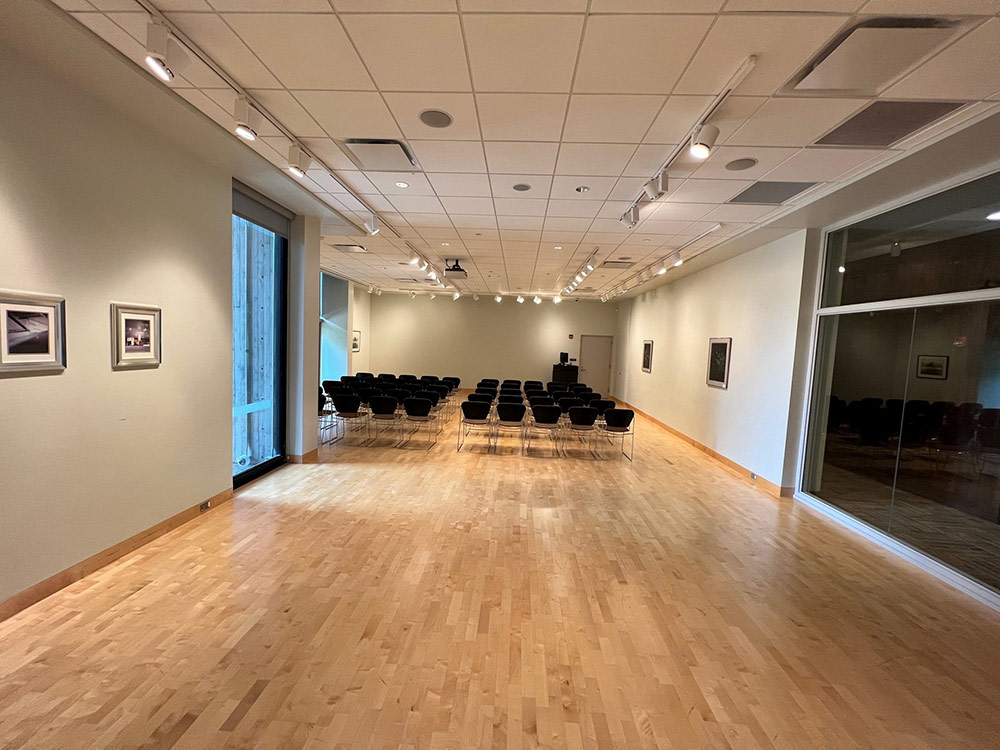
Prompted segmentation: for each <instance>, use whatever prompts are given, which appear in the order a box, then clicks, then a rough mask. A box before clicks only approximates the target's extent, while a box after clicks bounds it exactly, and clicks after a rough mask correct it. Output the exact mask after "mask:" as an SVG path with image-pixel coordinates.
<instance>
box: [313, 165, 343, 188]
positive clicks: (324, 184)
mask: <svg viewBox="0 0 1000 750" xmlns="http://www.w3.org/2000/svg"><path fill="white" fill-rule="evenodd" d="M306 175H307V176H308V177H309V179H311V180H312V181H313V182H315V183H316V184H317V185H319V188H320V190H322V191H323V192H325V193H346V192H347V188H346V187H345V186H344V185H342V184H341V183H340V182H339V181H338V180H337V178H335V177H334V176H333V175H331V174H330V173H329V172H327V171H326V170H325V169H322V168H319V167H316V168H312V169H310V170H309V171H308V172H306Z"/></svg>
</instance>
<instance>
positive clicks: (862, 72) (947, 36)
mask: <svg viewBox="0 0 1000 750" xmlns="http://www.w3.org/2000/svg"><path fill="white" fill-rule="evenodd" d="M958 30H959V25H958V24H957V23H956V22H954V21H951V20H948V19H943V18H875V19H871V20H869V21H865V22H864V23H861V24H858V25H857V26H855V27H854V28H852V29H849V30H848V31H847V32H845V33H844V34H842V35H840V36H839V37H837V39H835V40H834V41H833V42H832V43H831V44H829V45H828V46H827V47H825V48H824V49H823V51H822V52H820V54H819V55H817V56H816V58H815V59H813V60H812V62H810V63H809V65H807V66H806V67H805V69H804V70H802V71H801V72H800V73H799V75H798V76H796V77H795V79H793V81H792V83H791V84H790V85H788V86H786V87H785V89H784V91H785V92H786V93H800V94H812V93H824V94H829V93H831V92H834V93H837V94H840V95H844V94H854V95H867V96H874V95H875V94H878V93H879V92H880V91H882V90H883V89H885V88H886V87H887V86H888V85H889V84H890V83H893V82H894V81H896V80H898V79H899V78H901V77H902V76H903V75H904V74H905V73H907V72H909V71H910V70H912V69H913V68H915V67H916V66H917V65H919V64H920V63H921V62H923V61H924V60H926V59H927V58H928V57H929V56H930V55H931V54H932V53H934V52H935V51H936V50H938V49H940V48H941V47H942V46H943V45H944V44H946V43H947V42H949V41H950V40H951V39H952V38H954V36H955V34H956V32H957V31H958Z"/></svg>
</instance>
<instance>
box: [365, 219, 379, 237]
mask: <svg viewBox="0 0 1000 750" xmlns="http://www.w3.org/2000/svg"><path fill="white" fill-rule="evenodd" d="M365 229H367V230H368V234H369V235H371V236H372V237H374V236H375V235H376V234H378V233H379V232H381V231H382V227H380V226H379V225H378V217H377V216H376V215H375V214H372V217H371V218H370V219H369V220H368V221H366V222H365Z"/></svg>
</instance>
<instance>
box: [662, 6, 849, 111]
mask: <svg viewBox="0 0 1000 750" xmlns="http://www.w3.org/2000/svg"><path fill="white" fill-rule="evenodd" d="M848 19H849V16H837V15H818V14H817V15H809V14H802V15H791V14H789V15H785V14H774V13H769V14H760V15H744V14H740V15H732V16H727V15H723V16H720V17H719V18H718V19H717V20H716V22H715V25H714V26H713V27H712V30H711V31H710V32H709V33H708V36H707V37H706V38H705V41H704V43H703V44H702V45H701V47H700V48H699V49H698V54H696V55H695V56H694V58H693V59H692V61H691V65H690V66H689V67H688V69H687V72H685V74H684V75H683V76H682V77H681V80H680V83H678V84H677V88H676V89H675V93H678V94H712V95H714V94H717V93H719V92H720V91H721V90H722V87H723V86H725V85H726V82H727V81H728V80H729V79H730V78H731V77H732V75H733V74H734V73H735V72H736V70H737V69H738V68H739V67H740V65H742V64H743V61H744V60H746V59H747V57H749V56H750V55H756V56H757V64H756V65H755V66H754V68H753V70H752V71H750V74H749V75H748V76H747V77H746V79H745V80H744V81H743V82H742V83H741V84H740V85H739V92H740V94H742V95H753V94H758V95H764V96H769V95H771V94H773V93H774V92H775V91H777V90H778V89H779V88H780V87H781V86H783V85H784V84H785V83H786V82H787V81H788V80H789V79H790V78H791V77H792V76H793V75H794V74H795V73H796V72H798V71H799V70H800V69H801V68H802V66H803V65H805V64H806V63H807V62H808V61H809V60H810V58H812V57H813V56H814V55H815V54H816V53H817V52H818V51H819V50H821V49H822V48H823V47H824V45H825V44H826V43H827V42H828V41H830V40H831V39H832V38H833V37H834V36H835V35H836V34H837V32H838V31H839V30H840V29H841V28H842V27H843V26H844V24H845V22H846V21H847V20H848Z"/></svg>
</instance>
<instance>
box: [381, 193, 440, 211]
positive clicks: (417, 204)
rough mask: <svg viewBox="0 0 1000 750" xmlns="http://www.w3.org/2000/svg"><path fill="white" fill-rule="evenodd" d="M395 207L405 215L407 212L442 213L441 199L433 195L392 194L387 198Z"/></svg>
mask: <svg viewBox="0 0 1000 750" xmlns="http://www.w3.org/2000/svg"><path fill="white" fill-rule="evenodd" d="M389 200H390V201H392V205H394V206H395V207H396V209H397V210H398V211H400V212H402V213H403V215H406V213H407V212H409V211H413V212H415V213H422V214H433V213H444V212H445V210H444V207H443V206H442V205H441V201H439V200H438V199H437V198H435V197H433V196H426V195H393V196H391V197H390V198H389Z"/></svg>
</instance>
